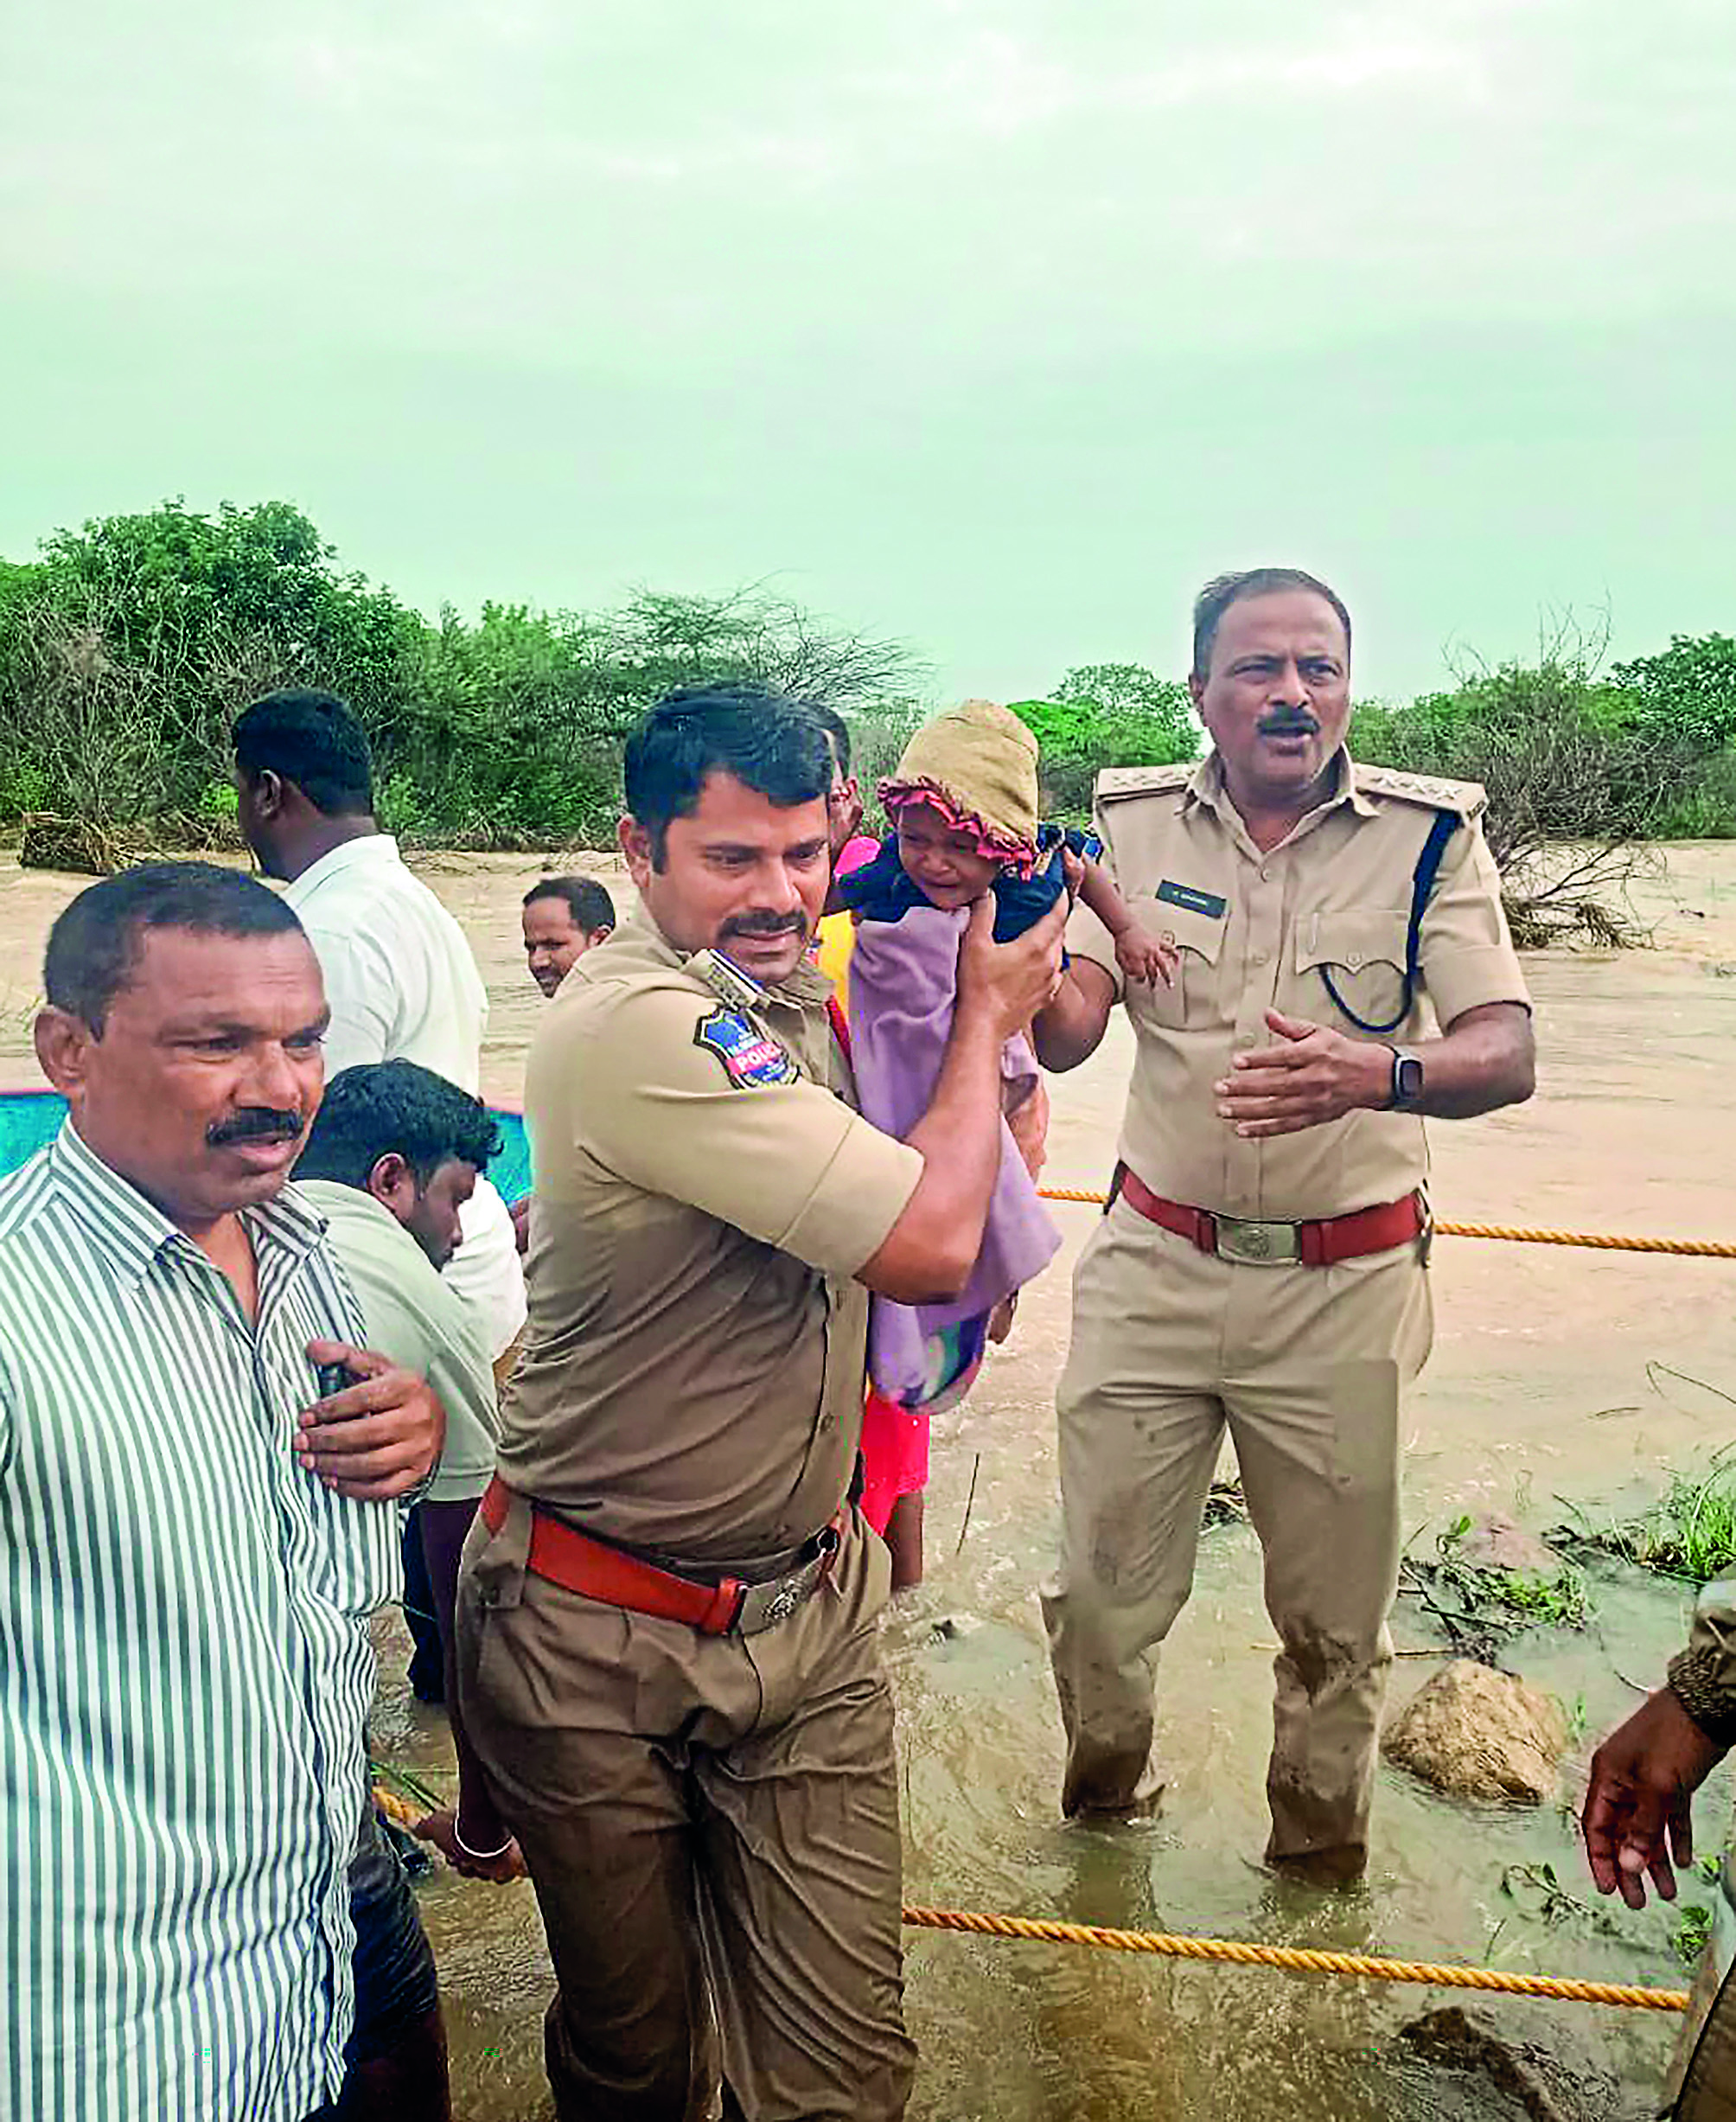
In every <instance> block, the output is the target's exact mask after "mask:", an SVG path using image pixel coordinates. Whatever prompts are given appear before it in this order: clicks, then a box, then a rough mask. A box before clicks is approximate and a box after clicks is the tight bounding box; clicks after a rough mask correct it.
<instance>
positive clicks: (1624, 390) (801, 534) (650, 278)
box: [0, 0, 1736, 697]
mask: <svg viewBox="0 0 1736 2122" xmlns="http://www.w3.org/2000/svg"><path fill="white" fill-rule="evenodd" d="M1733 112H1736V0H1646V4H1644V5H1641V4H1638V0H1383V3H1376V0H1362V3H1361V4H1350V0H1312V4H1295V3H1292V4H1291V5H1289V6H1280V5H1278V4H1276V0H1192V3H1190V4H1187V5H1181V4H1176V3H1174V0H1167V3H1166V0H1139V3H1138V4H1124V3H1123V0H1073V4H1071V5H1063V4H1059V3H1058V0H1055V3H1051V4H1044V0H993V3H992V4H989V3H986V0H985V3H984V4H977V3H975V0H872V3H871V4H866V3H863V0H734V4H732V5H729V6H718V5H715V4H712V5H701V4H699V0H689V3H685V4H683V3H677V0H463V3H462V4H456V3H453V0H347V3H346V4H342V5H339V4H335V0H296V3H295V4H292V5H290V6H289V7H286V8H278V9H265V8H253V7H248V6H246V5H238V4H236V3H235V0H221V3H219V0H159V3H158V4H156V5H155V6H151V7H141V6H139V5H137V0H128V3H127V4H124V5H123V4H121V3H120V0H98V3H97V4H87V5H80V4H79V3H78V0H71V3H70V4H63V5H62V6H61V8H60V9H58V10H51V9H49V8H47V7H41V6H39V7H36V8H31V9H26V8H25V7H23V6H22V4H19V5H15V6H14V7H12V8H10V10H6V20H5V21H4V22H3V23H0V273H3V284H0V298H3V308H0V553H8V554H10V555H12V556H14V557H23V556H24V555H26V554H27V553H29V551H30V550H32V549H33V547H34V546H35V540H37V538H38V537H39V536H41V534H43V533H45V532H46V531H48V530H49V529H50V528H52V527H54V526H55V525H58V524H61V523H63V522H68V521H78V520H80V519H81V518H83V517H84V516H86V515H92V514H96V513H105V512H107V511H110V510H113V509H122V508H142V507H147V506H149V505H150V504H151V503H152V502H155V501H156V500H158V499H160V498H161V497H162V496H163V495H165V494H171V493H176V492H182V493H184V494H185V495H187V497H188V501H189V502H192V503H193V504H195V505H196V506H201V507H209V506H212V505H214V503H215V502H217V501H219V500H220V499H222V498H225V497H228V498H232V499H235V500H239V501H251V500H257V499H263V498H266V497H276V496H282V497H285V498H288V499H291V500H294V501H296V502H299V503H300V504H301V505H302V506H303V508H306V509H307V510H308V511H309V512H310V514H311V515H313V516H314V518H315V520H316V521H317V522H318V523H319V524H320V526H321V527H322V529H323V530H324V532H325V533H326V534H327V535H328V536H329V537H330V538H332V539H334V540H335V541H336V542H337V544H338V545H339V546H340V547H341V551H342V553H343V555H344V557H345V558H346V559H347V560H348V561H349V562H351V563H352V564H353V565H354V566H358V567H361V568H363V569H365V570H366V571H367V572H368V573H369V574H371V575H373V576H374V577H376V578H380V579H383V580H385V581H386V582H388V583H389V584H391V585H393V587H394V588H395V589H397V590H398V591H399V592H400V593H401V594H403V595H405V596H406V597H407V598H410V599H411V600H412V601H413V602H415V603H417V604H421V605H422V606H423V607H424V609H432V608H433V607H434V606H435V605H436V604H437V603H438V602H439V600H440V599H441V598H450V599H452V600H453V601H455V602H456V603H457V604H460V605H461V606H463V607H466V608H474V606H475V604H477V603H478V602H480V600H481V599H482V598H484V597H485V596H489V595H497V596H504V597H513V598H530V599H533V600H535V601H539V602H543V603H546V604H574V605H584V604H594V603H598V602H602V601H604V600H607V599H608V598H610V597H612V596H613V595H615V594H616V593H617V592H618V591H620V590H621V589H622V587H623V586H624V585H629V584H631V583H635V582H647V583H649V584H651V585H654V586H657V587H660V588H687V589H721V588H724V587H727V586H730V585H734V584H736V583H738V582H741V581H744V580H748V579H753V578H763V577H772V578H775V580H776V583H777V585H779V586H780V587H782V589H784V590H785V591H788V594H790V595H792V596H795V597H797V598H801V599H802V600H803V601H805V602H807V603H808V604H813V605H814V606H816V607H818V608H819V609H820V610H826V611H828V612H831V613H833V614H834V615H835V616H837V617H840V618H843V619H846V620H848V621H850V622H852V623H858V624H860V625H863V626H865V627H868V628H871V629H875V630H884V631H887V632H890V633H895V634H898V635H901V636H904V637H906V638H908V639H909V641H910V642H912V643H913V644H915V645H916V647H917V648H919V649H921V650H922V651H923V652H924V653H925V654H926V655H929V657H930V658H932V660H933V662H934V664H935V668H936V673H937V684H938V685H939V686H940V687H941V688H942V689H948V690H959V689H968V690H971V691H986V692H990V693H999V694H1000V695H1001V696H1002V697H1009V696H1010V697H1017V696H1019V695H1022V694H1028V693H1041V692H1043V691H1044V690H1046V689H1047V688H1048V687H1049V686H1050V684H1052V682H1053V681H1054V680H1055V679H1056V677H1057V676H1058V674H1059V673H1060V672H1061V670H1062V669H1063V668H1064V667H1065V666H1066V665H1068V664H1069V663H1074V662H1099V661H1107V660H1118V659H1123V658H1128V659H1135V660H1138V661H1140V662H1149V663H1152V664H1153V665H1155V666H1156V667H1158V668H1160V669H1164V670H1165V671H1176V670H1178V669H1179V668H1180V667H1181V665H1182V663H1183V662H1184V655H1185V638H1186V630H1185V611H1186V605H1187V602H1188V599H1189V597H1190V594H1191V592H1192V591H1193V590H1194V588H1195V587H1196V586H1197V584H1198V583H1199V581H1200V580H1201V579H1203V578H1204V577H1205V576H1206V575H1208V574H1209V573H1213V572H1216V571H1218V570H1220V569H1222V568H1225V567H1229V566H1245V565H1250V564H1254V563H1258V562H1264V561H1281V562H1296V563H1299V564H1300V565H1303V566H1310V567H1313V568H1315V569H1317V570H1318V571H1319V572H1324V573H1325V574H1327V575H1328V576H1330V577H1331V578H1333V579H1334V580H1336V581H1337V584H1338V585H1339V586H1340V587H1341V588H1342V590H1343V591H1344V593H1345V595H1346V596H1347V597H1348V598H1349V599H1350V603H1351V605H1352V607H1353V609H1354V610H1355V612H1356V617H1357V621H1358V627H1359V635H1358V651H1359V653H1358V669H1357V679H1358V682H1359V687H1360V689H1361V690H1363V691H1364V692H1369V693H1399V692H1403V691H1407V690H1410V689H1412V688H1414V687H1418V686H1421V685H1425V684H1428V683H1431V682H1433V681H1435V680H1436V678H1437V677H1438V676H1439V673H1440V670H1441V664H1442V650H1443V648H1444V646H1445V645H1446V643H1448V642H1453V641H1457V642H1464V643H1467V644H1470V645H1471V646H1472V647H1474V648H1477V649H1481V650H1482V651H1483V652H1484V653H1485V654H1488V655H1500V654H1504V653H1509V652H1513V651H1516V650H1522V649H1524V648H1526V647H1527V646H1528V645H1529V644H1531V643H1534V642H1535V638H1536V634H1537V629H1538V621H1539V614H1540V610H1541V609H1542V608H1543V607H1546V606H1552V605H1553V606H1557V607H1559V606H1563V605H1571V606H1573V607H1575V608H1576V609H1578V610H1581V611H1582V612H1586V613H1589V612H1591V611H1592V610H1593V609H1594V608H1597V607H1602V606H1607V608H1608V610H1609V613H1610V616H1611V621H1612V629H1613V644H1614V649H1615V651H1616V652H1617V653H1618V654H1627V653H1634V652H1637V651H1643V650H1644V649H1649V648H1651V647H1654V646H1662V645H1663V642H1664V640H1665V639H1666V638H1667V636H1669V633H1670V632H1672V631H1682V632H1702V631H1706V630H1710V629H1712V628H1714V627H1716V628H1720V629H1722V630H1726V631H1733V630H1736V124H1733Z"/></svg>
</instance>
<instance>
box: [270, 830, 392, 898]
mask: <svg viewBox="0 0 1736 2122" xmlns="http://www.w3.org/2000/svg"><path fill="white" fill-rule="evenodd" d="M399 860H402V858H401V857H400V855H399V852H398V842H397V841H396V840H394V839H393V836H392V834H390V833H363V834H361V835H360V836H359V837H358V838H356V839H354V840H340V841H339V842H338V844H337V846H336V847H332V848H329V849H328V850H327V852H326V853H324V854H322V856H321V857H320V859H319V860H318V861H317V862H310V864H309V865H308V866H307V867H306V868H305V869H304V870H303V872H302V873H301V875H300V876H299V877H297V878H296V879H294V880H293V881H292V882H291V883H290V884H287V885H284V898H286V899H288V901H289V902H290V905H292V906H299V905H300V904H302V902H303V899H305V898H309V897H310V895H311V894H312V893H314V892H317V891H318V890H319V888H320V886H321V885H323V884H329V883H330V882H331V880H332V879H333V878H334V877H341V876H343V875H344V874H346V872H348V871H350V870H359V869H367V868H373V867H377V866H379V865H380V863H382V862H397V861H399Z"/></svg>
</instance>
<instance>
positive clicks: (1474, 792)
mask: <svg viewBox="0 0 1736 2122" xmlns="http://www.w3.org/2000/svg"><path fill="white" fill-rule="evenodd" d="M1356 788H1357V790H1358V792H1359V793H1360V794H1361V795H1363V796H1394V797H1396V798H1397V800H1398V801H1399V802H1401V803H1423V804H1426V806H1427V808H1428V809H1431V810H1452V811H1457V813H1458V815H1459V816H1460V817H1461V818H1480V817H1481V816H1482V815H1483V814H1484V811H1485V810H1486V809H1488V807H1489V797H1488V796H1487V794H1486V793H1485V791H1484V787H1483V783H1481V782H1480V781H1445V780H1442V779H1441V778H1439V777H1438V776H1437V775H1434V774H1403V773H1401V772H1400V771H1399V770H1398V769H1397V768H1396V767H1393V766H1364V765H1363V763H1362V761H1361V760H1360V759H1358V760H1357V762H1356Z"/></svg>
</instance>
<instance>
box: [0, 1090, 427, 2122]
mask: <svg viewBox="0 0 1736 2122" xmlns="http://www.w3.org/2000/svg"><path fill="white" fill-rule="evenodd" d="M246 1223H247V1225H248V1228H249V1230H250V1232H251V1235H252V1241H253V1247H254V1252H255V1255H256V1258H257V1261H258V1282H259V1306H258V1325H257V1327H253V1326H249V1325H248V1323H247V1320H246V1316H245V1314H244V1313H243V1312H242V1310H241V1307H240V1306H239V1302H238V1301H237V1300H236V1297H235V1294H234V1292H233V1288H231V1286H230V1284H229V1282H228V1281H227V1278H226V1277H225V1276H224V1275H222V1274H221V1272H220V1270H219V1269H217V1268H216V1267H214V1265H213V1264H212V1263H211V1262H210V1261H209V1260H207V1258H206V1256H204V1254H202V1253H201V1252H200V1251H199V1250H198V1249H197V1248H196V1247H195V1245H193V1244H192V1243H191V1242H190V1241H189V1240H188V1239H187V1238H186V1237H183V1236H182V1234H181V1233H180V1232H178V1231H177V1230H175V1228H174V1227H173V1226H172V1225H171V1224H169V1223H168V1222H167V1221H166V1220H165V1218H163V1216H162V1215H161V1214H160V1213H159V1212H158V1211H157V1210H156V1209H155V1208H153V1207H152V1206H151V1205H150V1203H149V1202H147V1201H146V1200H145V1199H144V1197H143V1196H142V1195H141V1194H139V1193H138V1192H137V1191H136V1190H135V1189H134V1188H133V1187H131V1186H129V1185H128V1184H127V1183H126V1182H125V1181H124V1179H121V1178H120V1177H119V1176H118V1174H117V1173H114V1172H112V1170H110V1169H109V1167H108V1166H106V1165H105V1164H103V1163H102V1162H101V1161H100V1160H99V1159H98V1158H97V1157H96V1156H95V1155H94V1154H93V1153H92V1152H91V1151H90V1150H89V1149H88V1148H86V1146H85V1144H84V1143H83V1142H82V1141H80V1137H79V1136H78V1135H77V1134H76V1133H75V1132H74V1131H73V1128H72V1126H71V1124H70V1122H69V1123H68V1124H67V1126H66V1127H65V1128H62V1130H61V1134H60V1135H59V1136H58V1137H57V1138H56V1139H55V1141H54V1142H53V1143H52V1144H51V1145H50V1146H49V1147H48V1148H47V1149H45V1150H42V1151H40V1152H39V1153H38V1154H37V1155H36V1156H35V1157H34V1158H33V1159H32V1160H30V1162H29V1163H28V1164H27V1165H25V1166H22V1169H21V1170H19V1171H17V1172H16V1173H13V1174H11V1175H10V1177H9V1178H8V1179H4V1180H3V1181H0V1954H3V1960H0V1965H3V1968H4V1972H5V1986H4V1994H3V1996H0V2122H147V2118H148V2119H149V2122H183V2119H184V2122H301V2119H302V2118H303V2116H305V2115H307V2114H308V2113H309V2112H310V2111H312V2110H314V2109H316V2108H317V2107H319V2106H322V2104H324V2103H325V2102H326V2101H328V2100H330V2099H332V2098H334V2097H335V2093H336V2091H337V2088H338V2086H339V2083H340V2080H341V2075H342V2048H343V2043H344V2041H345V2039H346V2038H347V2036H348V2029H349V2025H350V2021H351V2017H352V2003H351V1983H350V1953H351V1949H352V1946H353V1943H354V1939H353V1933H352V1932H351V1928H350V1921H349V1908H348V1886H347V1875H348V1864H349V1859H350V1855H351V1852H352V1850H354V1846H355V1838H356V1831H357V1826H358V1821H359V1812H360V1806H361V1800H362V1792H363V1789H364V1776H365V1762H364V1758H363V1723H364V1719H365V1718H366V1716H367V1710H368V1705H369V1702H370V1698H371V1697H372V1693H373V1652H372V1650H371V1648H370V1646H369V1642H368V1636H367V1616H368V1614H370V1612H371V1611H372V1610H373V1608H374V1607H377V1606H379V1605H380V1604H381V1603H382V1602H383V1601H385V1600H386V1599H388V1598H391V1597H393V1596H396V1595H397V1593H398V1586H399V1560H398V1528H399V1514H398V1512H397V1511H396V1509H395V1508H394V1507H393V1506H392V1505H386V1504H358V1503H351V1502H346V1501H344V1500H343V1499H341V1498H339V1497H337V1496H335V1495H334V1494H333V1493H332V1492H330V1491H329V1489H327V1488H325V1487H324V1486H322V1485H321V1483H319V1482H318V1481H317V1480H316V1479H315V1478H314V1477H313V1475H311V1474H310V1473H303V1471H302V1469H301V1467H300V1466H299V1465H298V1464H297V1460H296V1459H295V1456H294V1454H293V1452H292V1450H291V1448H290V1440H291V1435H292V1432H293V1427H294V1423H295V1420H296V1417H297V1415H298V1413H299V1412H300V1410H301V1409H303V1408H304V1407H306V1406H308V1405H309V1404H310V1403H311V1402H312V1401H313V1400H315V1399H316V1398H317V1397H318V1385H317V1383H316V1374H315V1371H314V1368H313V1366H312V1365H311V1364H310V1362H309V1360H308V1358H307V1353H306V1350H307V1344H308V1342H309V1341H310V1340H311V1339H316V1338H321V1337H326V1338H333V1339H340V1340H345V1341H351V1342H358V1341H359V1340H360V1339H361V1320H360V1317H359V1315H358V1313H357V1311H356V1307H355V1303H354V1298H353V1296H352V1295H351V1294H350V1291H349V1289H348V1285H347V1283H346V1282H344V1280H343V1277H342V1275H341V1270H339V1269H338V1268H337V1267H336V1265H335V1262H334V1260H333V1258H332V1256H331V1255H330V1253H329V1250H328V1247H327V1245H326V1243H325V1241H324V1237H323V1230H324V1226H323V1224H322V1222H321V1220H320V1218H318V1216H317V1215H316V1214H315V1213H314V1212H313V1211H312V1210H311V1209H310V1207H309V1206H308V1205H307V1204H306V1203H305V1202H304V1201H303V1200H302V1199H300V1198H298V1197H297V1193H296V1192H295V1190H294V1189H293V1188H289V1189H286V1190H285V1192H283V1193H282V1194H280V1195H279V1196H278V1198H277V1199H276V1200H275V1201H273V1202H271V1204H269V1205H265V1206H264V1207H260V1208H258V1209H253V1210H249V1211H246Z"/></svg>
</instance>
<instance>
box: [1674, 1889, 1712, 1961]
mask: <svg viewBox="0 0 1736 2122" xmlns="http://www.w3.org/2000/svg"><path fill="white" fill-rule="evenodd" d="M1711 1935H1712V1911H1711V1909H1709V1908H1701V1905H1700V1903H1699V1902H1698V1901H1690V1902H1689V1903H1688V1906H1687V1907H1686V1908H1683V1909H1682V1910H1681V1911H1680V1912H1679V1913H1678V1914H1677V1916H1676V1919H1675V1929H1674V1930H1673V1931H1672V1932H1671V1933H1670V1938H1669V1942H1670V1946H1671V1947H1672V1949H1673V1950H1674V1952H1675V1957H1676V1958H1677V1959H1679V1960H1680V1961H1681V1962H1682V1965H1683V1966H1684V1967H1688V1968H1693V1967H1697V1966H1699V1965H1700V1956H1701V1953H1703V1952H1705V1950H1706V1944H1707V1940H1708V1939H1709V1938H1710V1937H1711Z"/></svg>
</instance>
